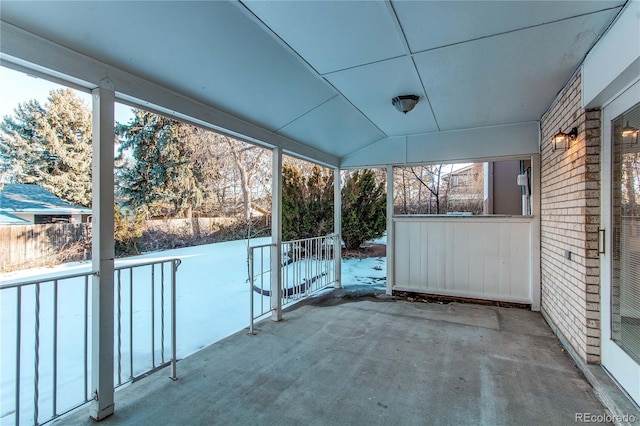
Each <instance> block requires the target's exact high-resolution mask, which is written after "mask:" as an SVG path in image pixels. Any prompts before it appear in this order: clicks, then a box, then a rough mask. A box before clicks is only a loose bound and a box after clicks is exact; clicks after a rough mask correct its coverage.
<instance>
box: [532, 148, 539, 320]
mask: <svg viewBox="0 0 640 426" xmlns="http://www.w3.org/2000/svg"><path fill="white" fill-rule="evenodd" d="M540 169H541V166H540V154H535V155H532V156H531V186H532V187H533V190H532V191H531V202H530V204H531V214H532V215H533V221H532V222H531V292H532V294H531V298H532V299H533V303H532V304H531V310H532V311H540V303H541V291H542V290H541V288H540V286H541V285H542V284H541V282H542V278H541V274H542V272H541V271H540V185H541V184H542V182H541V179H540Z"/></svg>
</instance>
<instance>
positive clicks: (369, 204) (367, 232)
mask: <svg viewBox="0 0 640 426" xmlns="http://www.w3.org/2000/svg"><path fill="white" fill-rule="evenodd" d="M386 205H387V200H386V194H385V189H384V184H383V183H382V182H381V183H376V179H375V174H374V173H373V171H372V170H369V169H364V170H362V171H356V172H355V173H354V174H353V175H352V176H351V177H349V179H347V181H346V182H345V185H344V187H343V188H342V240H343V241H344V245H345V247H346V248H347V249H348V250H354V249H357V248H359V247H360V245H362V243H363V242H365V241H367V240H371V239H373V238H378V237H381V236H382V235H383V233H384V231H385V229H386V227H387V221H386Z"/></svg>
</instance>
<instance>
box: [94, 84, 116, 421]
mask: <svg viewBox="0 0 640 426" xmlns="http://www.w3.org/2000/svg"><path fill="white" fill-rule="evenodd" d="M92 93H93V168H92V170H93V172H92V173H93V177H92V181H93V182H92V191H93V196H92V198H93V202H92V210H93V231H92V232H93V241H92V251H93V253H92V267H93V270H94V271H96V272H97V274H96V275H95V276H94V277H93V282H92V291H91V298H92V300H91V309H92V323H91V330H92V338H91V345H92V346H91V347H92V350H91V354H92V355H91V366H92V368H91V389H92V392H93V401H91V406H90V408H89V416H90V417H91V418H92V419H94V420H102V419H104V418H105V417H108V416H110V415H111V414H113V409H114V399H113V392H114V391H113V367H114V360H113V350H114V346H113V340H114V334H113V333H114V327H113V322H114V294H113V269H114V260H113V259H114V255H115V250H114V241H113V201H114V199H113V198H114V196H113V167H114V164H113V144H114V138H115V134H114V124H115V123H114V102H115V92H114V87H113V83H112V82H111V81H110V80H108V79H104V80H102V81H101V82H100V87H98V88H97V89H94V90H93V92H92Z"/></svg>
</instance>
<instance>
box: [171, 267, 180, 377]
mask: <svg viewBox="0 0 640 426" xmlns="http://www.w3.org/2000/svg"><path fill="white" fill-rule="evenodd" d="M180 263H181V261H180V260H179V259H176V260H174V261H172V262H171V266H172V268H171V380H178V370H177V368H178V367H177V363H178V358H177V341H178V333H177V327H176V313H177V302H176V275H177V272H178V266H180Z"/></svg>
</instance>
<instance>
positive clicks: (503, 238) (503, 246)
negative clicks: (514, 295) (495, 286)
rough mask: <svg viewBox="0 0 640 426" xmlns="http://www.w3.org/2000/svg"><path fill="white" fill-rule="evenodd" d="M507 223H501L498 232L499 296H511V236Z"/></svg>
mask: <svg viewBox="0 0 640 426" xmlns="http://www.w3.org/2000/svg"><path fill="white" fill-rule="evenodd" d="M510 225H511V224H509V223H501V224H500V231H499V244H500V247H499V251H500V267H499V270H500V280H499V286H500V290H499V291H500V295H501V296H509V295H511V253H512V247H511V235H510V228H511V226H510Z"/></svg>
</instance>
